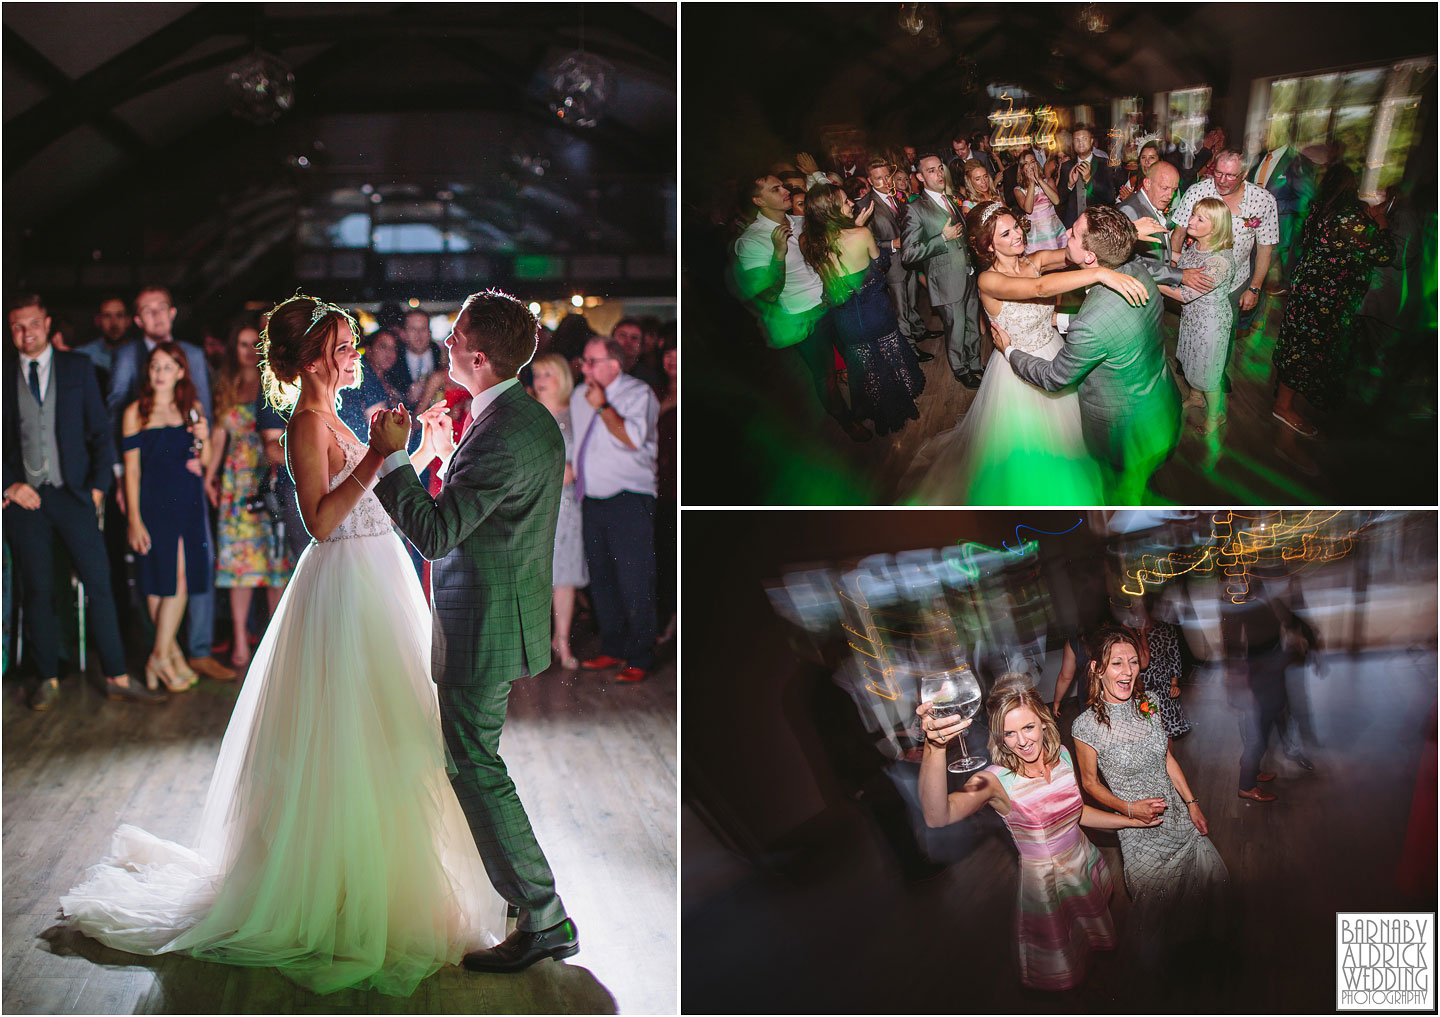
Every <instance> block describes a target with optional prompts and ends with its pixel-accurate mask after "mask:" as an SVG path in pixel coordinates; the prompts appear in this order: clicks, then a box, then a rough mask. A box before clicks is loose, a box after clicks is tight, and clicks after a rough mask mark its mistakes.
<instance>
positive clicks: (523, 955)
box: [463, 918, 580, 973]
mask: <svg viewBox="0 0 1440 1017" xmlns="http://www.w3.org/2000/svg"><path fill="white" fill-rule="evenodd" d="M579 952H580V932H579V930H577V929H576V928H575V923H574V922H573V921H571V920H570V919H568V918H567V919H565V920H564V921H563V922H561V923H560V924H559V925H552V926H551V927H550V928H548V929H543V930H541V931H540V932H522V931H521V930H519V929H516V930H515V931H514V932H512V933H510V935H508V936H506V937H505V941H504V942H503V943H500V944H499V945H497V946H492V947H491V948H490V949H488V950H477V951H475V952H474V953H467V954H466V955H465V960H464V961H463V963H464V965H465V966H466V967H467V968H469V969H470V970H471V971H498V972H505V973H509V972H514V971H524V970H525V969H526V968H528V967H529V966H530V965H532V964H534V963H535V962H536V961H542V960H544V959H545V958H546V957H553V958H555V959H556V960H559V959H560V958H562V957H573V956H575V955H576V954H577V953H579Z"/></svg>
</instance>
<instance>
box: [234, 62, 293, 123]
mask: <svg viewBox="0 0 1440 1017" xmlns="http://www.w3.org/2000/svg"><path fill="white" fill-rule="evenodd" d="M225 84H226V86H227V87H228V88H229V89H230V109H231V112H233V113H234V114H235V115H236V116H239V117H243V118H244V119H246V120H248V121H250V122H251V123H252V124H273V123H274V122H275V121H277V120H279V119H280V118H281V117H282V116H284V115H285V113H286V112H287V111H288V110H289V109H290V107H291V106H293V105H295V74H294V72H293V71H291V70H290V65H289V64H287V63H286V62H285V61H284V60H281V59H280V58H279V57H277V56H275V55H273V54H270V53H264V52H255V53H251V54H250V55H249V56H245V57H241V58H240V59H239V60H237V61H235V63H233V64H231V65H230V70H229V72H228V73H227V74H226V78H225Z"/></svg>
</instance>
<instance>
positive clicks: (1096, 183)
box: [1059, 124, 1115, 229]
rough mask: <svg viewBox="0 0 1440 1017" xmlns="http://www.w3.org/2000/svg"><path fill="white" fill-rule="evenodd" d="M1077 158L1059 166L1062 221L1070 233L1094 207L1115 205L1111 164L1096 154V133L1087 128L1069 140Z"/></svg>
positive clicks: (1084, 126) (1081, 127)
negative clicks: (1091, 207)
mask: <svg viewBox="0 0 1440 1017" xmlns="http://www.w3.org/2000/svg"><path fill="white" fill-rule="evenodd" d="M1070 144H1071V145H1073V146H1074V147H1075V158H1073V159H1066V160H1065V161H1064V162H1063V163H1061V164H1060V181H1059V183H1060V209H1059V211H1060V221H1061V222H1063V223H1064V224H1065V228H1066V229H1069V228H1070V227H1071V226H1074V225H1075V220H1076V219H1078V218H1080V213H1081V212H1083V211H1085V209H1087V208H1089V207H1090V206H1091V205H1113V204H1115V181H1114V180H1113V179H1112V173H1113V170H1112V169H1111V167H1110V160H1109V159H1107V158H1106V157H1105V156H1103V155H1101V154H1100V153H1098V152H1096V151H1095V129H1094V128H1093V127H1090V126H1088V125H1086V124H1081V125H1080V126H1079V127H1076V128H1075V131H1074V133H1073V134H1071V136H1070Z"/></svg>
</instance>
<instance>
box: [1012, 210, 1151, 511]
mask: <svg viewBox="0 0 1440 1017" xmlns="http://www.w3.org/2000/svg"><path fill="white" fill-rule="evenodd" d="M1137 239H1138V237H1137V234H1136V231H1135V226H1134V224H1132V223H1131V222H1130V220H1129V219H1128V218H1127V217H1126V216H1125V215H1124V213H1122V212H1120V211H1118V210H1117V209H1114V208H1109V207H1106V206H1093V207H1090V208H1087V209H1086V210H1085V211H1084V212H1083V213H1081V215H1080V216H1079V218H1077V219H1076V220H1075V225H1073V226H1072V227H1071V228H1070V229H1069V231H1068V232H1067V233H1066V248H1065V254H1066V258H1067V259H1068V260H1069V261H1070V262H1072V263H1074V264H1075V265H1077V266H1080V267H1081V268H1090V267H1093V266H1096V265H1098V266H1101V267H1103V268H1108V269H1113V270H1114V271H1116V272H1119V273H1122V274H1123V275H1127V276H1130V277H1131V278H1132V279H1134V280H1135V281H1136V282H1138V283H1140V284H1141V285H1142V286H1143V287H1144V288H1145V291H1146V293H1147V295H1148V296H1147V299H1146V300H1145V301H1144V303H1142V304H1139V305H1138V306H1137V305H1134V304H1132V303H1131V302H1129V301H1127V300H1126V298H1125V297H1123V296H1122V295H1121V294H1120V293H1118V292H1116V291H1114V290H1113V289H1111V288H1109V287H1107V286H1091V287H1090V291H1089V293H1088V294H1087V295H1086V297H1085V302H1084V303H1083V304H1082V305H1081V307H1080V311H1079V313H1078V314H1076V315H1075V316H1074V318H1072V319H1071V321H1070V330H1069V332H1068V334H1067V335H1066V336H1065V345H1064V349H1062V350H1060V351H1059V353H1058V354H1057V355H1056V356H1055V358H1054V359H1053V360H1046V359H1044V358H1043V357H1037V356H1033V355H1031V354H1029V353H1026V352H1025V351H1023V350H1020V349H1014V348H1012V346H1011V343H1010V337H1009V336H1007V335H1006V333H1005V332H1004V331H1003V329H1001V328H995V329H994V339H995V347H996V349H998V350H999V351H1000V352H1001V353H1002V354H1003V355H1004V356H1005V359H1006V360H1007V361H1008V362H1009V365H1010V368H1011V369H1012V370H1013V371H1014V373H1015V374H1016V375H1017V376H1019V377H1020V378H1022V379H1023V380H1025V381H1027V382H1029V383H1030V384H1031V385H1034V386H1036V387H1037V388H1041V389H1044V390H1046V391H1048V392H1055V391H1058V390H1060V389H1063V388H1065V387H1066V386H1068V385H1072V384H1074V383H1075V382H1077V381H1078V382H1079V383H1080V385H1079V396H1080V419H1081V426H1082V430H1083V433H1084V437H1085V447H1086V449H1087V450H1088V451H1089V453H1090V455H1091V456H1092V457H1094V458H1095V459H1096V460H1097V461H1098V462H1099V463H1100V466H1101V468H1102V471H1103V473H1104V481H1105V488H1106V504H1113V505H1137V504H1140V503H1142V502H1143V501H1144V498H1145V487H1146V484H1147V483H1148V482H1149V479H1150V475H1151V474H1152V473H1154V472H1155V470H1156V469H1158V468H1159V466H1160V464H1161V463H1162V462H1164V461H1165V458H1166V457H1167V456H1168V455H1169V454H1170V450H1171V449H1173V448H1174V447H1175V444H1176V442H1177V441H1178V440H1179V432H1180V393H1179V391H1178V389H1177V388H1176V386H1175V380H1174V378H1172V377H1171V375H1170V368H1169V365H1168V364H1166V362H1165V348H1164V342H1163V339H1162V336H1161V331H1160V320H1161V317H1162V316H1163V315H1164V313H1165V307H1164V302H1163V301H1162V300H1161V298H1160V293H1159V291H1158V290H1157V289H1156V288H1155V283H1154V282H1153V281H1152V280H1151V277H1150V273H1149V272H1148V271H1147V270H1146V269H1145V268H1144V267H1143V265H1141V264H1140V263H1139V262H1138V260H1131V253H1132V252H1133V250H1134V248H1135V244H1136V242H1137Z"/></svg>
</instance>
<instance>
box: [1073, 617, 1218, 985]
mask: <svg viewBox="0 0 1440 1017" xmlns="http://www.w3.org/2000/svg"><path fill="white" fill-rule="evenodd" d="M1091 650H1092V653H1091V663H1090V674H1089V679H1090V689H1089V695H1088V699H1089V704H1090V708H1089V709H1088V710H1086V711H1085V712H1084V713H1082V714H1081V715H1080V716H1079V717H1077V718H1076V719H1075V724H1074V726H1073V727H1072V728H1071V735H1072V736H1073V737H1074V739H1075V758H1076V760H1077V762H1078V763H1079V767H1080V783H1081V784H1082V785H1083V786H1084V788H1085V791H1086V792H1087V793H1088V794H1089V795H1090V797H1092V798H1093V799H1095V801H1097V802H1099V803H1100V804H1101V805H1102V806H1104V807H1105V808H1108V809H1112V810H1114V812H1115V813H1116V814H1118V815H1124V816H1125V817H1127V818H1131V819H1140V820H1143V821H1144V822H1145V823H1147V824H1149V823H1150V821H1151V820H1154V819H1157V818H1158V819H1159V820H1160V822H1159V823H1158V824H1154V826H1153V829H1146V830H1144V831H1143V832H1142V831H1140V830H1138V829H1126V830H1122V831H1121V832H1120V855H1121V857H1122V858H1123V859H1124V861H1125V888H1126V889H1127V890H1128V891H1129V892H1130V899H1131V901H1132V902H1133V906H1132V909H1131V912H1130V917H1129V920H1128V924H1127V927H1126V935H1127V937H1129V938H1132V939H1134V941H1135V942H1136V944H1137V946H1139V947H1141V948H1143V949H1145V950H1147V951H1153V952H1154V955H1153V956H1152V958H1151V959H1152V960H1160V959H1163V958H1161V957H1160V954H1161V953H1163V951H1164V950H1165V949H1167V948H1169V947H1174V946H1179V945H1181V944H1185V943H1189V942H1192V941H1196V940H1200V939H1205V938H1211V939H1219V938H1222V937H1223V934H1224V928H1223V920H1224V912H1225V905H1226V900H1225V897H1226V888H1227V884H1228V882H1229V879H1230V874H1229V871H1228V870H1227V869H1226V868H1225V862H1224V861H1223V860H1222V859H1221V858H1220V852H1219V851H1217V850H1215V845H1214V844H1212V843H1211V842H1210V840H1209V838H1208V834H1209V833H1210V825H1209V823H1208V821H1207V820H1206V818H1205V813H1204V812H1203V811H1202V810H1201V808H1200V801H1199V799H1198V798H1197V797H1196V796H1195V794H1193V793H1192V792H1191V790H1190V784H1189V782H1188V781H1187V780H1186V779H1185V773H1184V771H1182V770H1181V769H1180V763H1179V762H1178V761H1177V760H1176V759H1175V756H1174V754H1173V753H1172V752H1171V751H1170V739H1169V737H1168V736H1167V735H1166V733H1165V725H1164V723H1163V722H1162V720H1161V718H1160V710H1159V707H1158V705H1157V704H1156V702H1155V700H1154V699H1152V698H1151V696H1150V695H1149V694H1148V693H1147V692H1146V691H1145V689H1144V688H1143V687H1142V684H1141V679H1140V653H1139V650H1138V649H1137V647H1136V645H1135V637H1134V636H1133V635H1132V634H1131V633H1130V632H1128V631H1126V630H1125V629H1122V628H1119V627H1116V626H1107V627H1105V628H1103V629H1101V630H1100V631H1099V632H1097V633H1095V635H1094V636H1093V637H1092V638H1091ZM1102 774H1103V776H1104V778H1105V781H1104V783H1101V781H1100V776H1101V775H1102Z"/></svg>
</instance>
